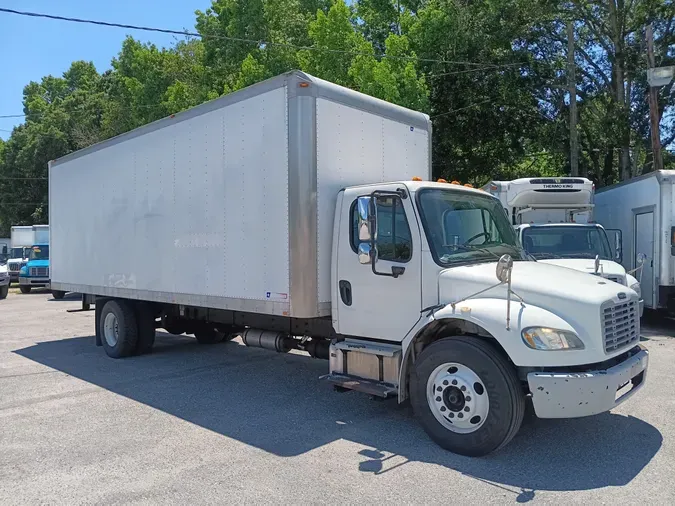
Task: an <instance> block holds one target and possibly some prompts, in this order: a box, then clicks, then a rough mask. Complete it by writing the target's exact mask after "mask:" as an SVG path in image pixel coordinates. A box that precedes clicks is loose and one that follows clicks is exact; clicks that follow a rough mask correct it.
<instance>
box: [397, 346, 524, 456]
mask: <svg viewBox="0 0 675 506" xmlns="http://www.w3.org/2000/svg"><path fill="white" fill-rule="evenodd" d="M410 400H411V404H412V406H413V410H414V412H415V416H416V417H417V418H418V420H419V421H420V424H421V425H422V427H423V428H424V430H425V432H426V433H427V434H428V435H429V437H431V439H433V440H434V441H435V442H436V443H437V444H438V445H440V446H441V447H443V448H445V449H446V450H449V451H451V452H453V453H457V454H460V455H466V456H470V457H480V456H483V455H487V454H488V453H490V452H492V451H495V450H497V449H499V448H501V447H503V446H505V445H506V444H507V443H508V442H509V441H511V439H513V437H514V436H515V435H516V433H517V432H518V429H519V428H520V425H521V423H522V421H523V415H524V412H525V394H524V392H523V390H522V388H521V386H520V382H519V380H518V376H517V375H516V371H515V369H514V367H513V366H512V365H511V364H510V363H509V362H508V361H507V360H506V359H505V358H504V357H503V356H502V355H501V354H500V353H499V352H498V351H497V350H496V349H495V348H494V347H493V346H492V345H490V344H489V343H487V342H485V341H484V340H482V339H480V338H475V337H464V336H461V337H449V338H445V339H441V340H439V341H436V342H434V343H432V344H430V345H429V346H427V347H426V348H425V349H424V350H423V351H422V353H420V355H419V357H418V359H417V362H416V363H415V367H414V370H413V372H412V373H411V377H410Z"/></svg>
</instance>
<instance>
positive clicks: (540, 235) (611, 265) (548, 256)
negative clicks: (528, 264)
mask: <svg viewBox="0 0 675 506" xmlns="http://www.w3.org/2000/svg"><path fill="white" fill-rule="evenodd" d="M483 189H484V190H486V191H488V192H489V193H491V194H492V195H494V196H495V197H497V198H498V199H499V200H500V202H501V203H502V206H503V207H504V209H505V211H506V213H507V214H508V215H509V217H510V218H511V223H512V224H513V225H514V227H515V228H516V231H517V233H518V237H519V239H520V243H521V244H522V246H523V248H524V249H525V251H526V252H527V253H528V254H530V255H532V256H533V257H534V258H535V259H536V260H538V261H540V262H545V263H549V264H554V265H559V266H561V267H567V268H569V269H574V270H577V271H581V272H587V273H589V274H594V275H597V276H602V277H604V278H606V279H608V280H611V281H614V282H615V283H619V284H621V285H624V286H627V287H629V288H630V289H631V290H633V291H635V292H636V293H637V294H638V296H639V297H640V303H639V314H640V316H642V313H643V309H644V301H643V299H642V295H641V288H640V282H639V281H638V279H637V278H636V277H635V276H633V275H632V274H631V273H630V272H627V271H626V269H625V268H624V267H623V266H622V265H621V260H622V256H623V255H622V248H621V231H620V230H605V228H604V227H603V226H602V225H600V224H599V223H595V222H594V220H593V217H594V207H595V206H594V202H593V200H594V193H595V187H594V185H593V182H592V181H591V180H589V179H586V178H521V179H515V180H513V181H492V182H490V183H488V184H487V185H486V186H485V187H484V188H483ZM608 232H609V234H608ZM608 235H609V237H608ZM610 238H611V239H610ZM638 275H639V274H638Z"/></svg>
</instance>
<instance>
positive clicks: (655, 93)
mask: <svg viewBox="0 0 675 506" xmlns="http://www.w3.org/2000/svg"><path fill="white" fill-rule="evenodd" d="M647 62H648V64H649V68H651V69H653V68H654V67H655V66H656V64H655V62H654V31H653V29H652V25H651V23H650V24H649V25H647ZM649 124H650V131H651V134H652V135H651V137H652V158H653V160H654V165H653V167H654V170H655V171H656V170H661V169H663V160H662V159H661V134H660V132H659V88H658V86H649Z"/></svg>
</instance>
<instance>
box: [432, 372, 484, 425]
mask: <svg viewBox="0 0 675 506" xmlns="http://www.w3.org/2000/svg"><path fill="white" fill-rule="evenodd" d="M427 403H428V404H429V409H430V410H431V412H432V413H433V415H434V417H435V418H436V420H438V422H439V423H440V424H441V425H443V427H445V428H446V429H448V430H450V431H452V432H456V433H458V434H470V433H471V432H475V431H477V430H478V429H480V428H481V427H482V426H483V424H484V423H485V420H486V419H487V416H488V413H489V411H490V400H489V399H488V394H487V390H486V388H485V384H484V383H483V380H481V379H480V376H478V374H476V372H475V371H474V370H473V369H471V368H469V367H467V366H465V365H463V364H457V363H454V362H448V363H445V364H442V365H439V366H438V367H437V368H436V369H434V371H433V372H432V373H431V374H430V375H429V379H428V380H427Z"/></svg>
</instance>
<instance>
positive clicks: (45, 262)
mask: <svg viewBox="0 0 675 506" xmlns="http://www.w3.org/2000/svg"><path fill="white" fill-rule="evenodd" d="M26 267H28V268H29V269H30V268H31V267H49V260H30V261H29V262H28V263H27V264H26Z"/></svg>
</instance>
